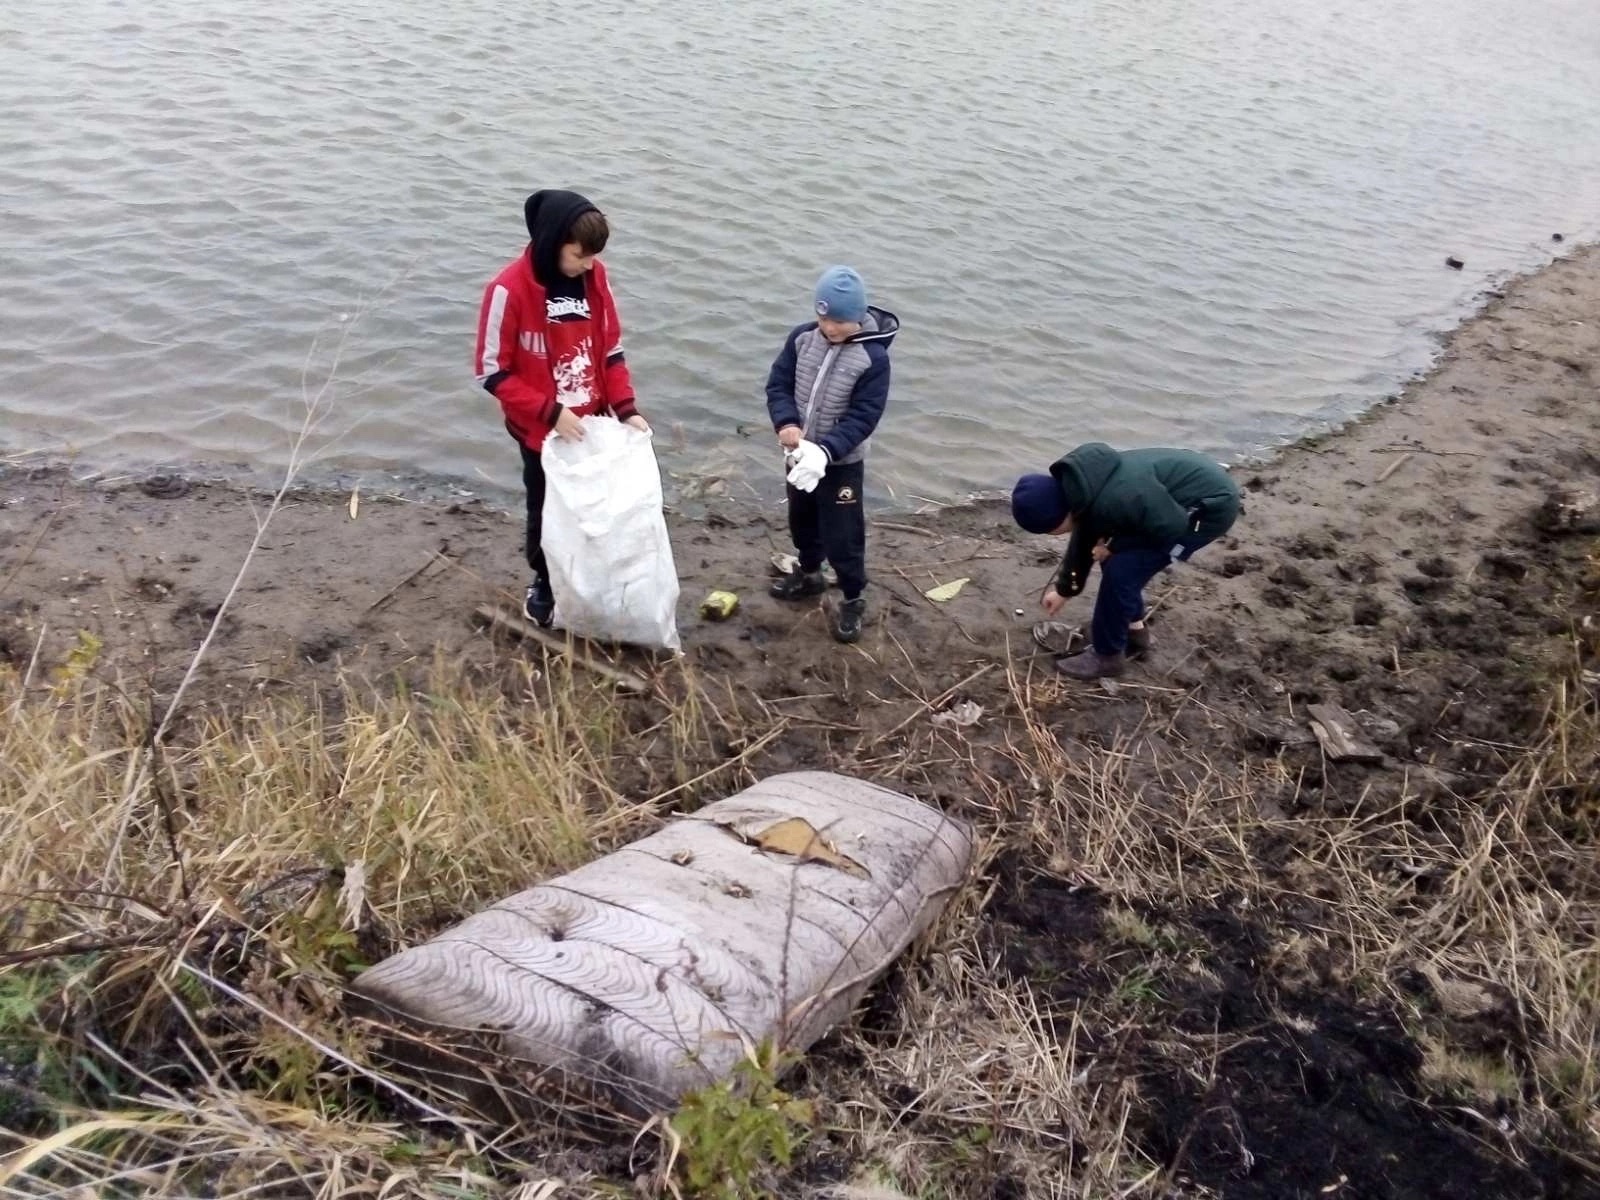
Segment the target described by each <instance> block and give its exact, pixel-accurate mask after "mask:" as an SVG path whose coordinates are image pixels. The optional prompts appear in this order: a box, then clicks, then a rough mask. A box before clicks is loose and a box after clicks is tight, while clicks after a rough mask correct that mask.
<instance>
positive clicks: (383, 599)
mask: <svg viewBox="0 0 1600 1200" xmlns="http://www.w3.org/2000/svg"><path fill="white" fill-rule="evenodd" d="M440 558H442V559H444V560H445V562H449V561H450V556H449V555H448V554H446V553H445V552H444V551H443V550H435V551H434V552H433V553H432V554H430V555H428V557H427V560H426V561H425V562H424V563H423V564H422V565H421V566H420V567H418V568H417V569H416V570H415V571H413V572H411V574H409V575H407V576H406V577H405V578H404V579H402V580H401V581H400V582H399V583H397V584H395V585H394V586H393V587H392V588H390V589H389V590H388V591H387V592H385V593H384V594H383V595H381V596H379V597H378V598H377V599H376V600H374V601H373V602H372V603H371V604H369V605H367V608H366V611H367V612H371V611H372V610H373V609H375V608H379V607H381V606H382V605H384V604H387V603H388V602H389V601H390V600H392V599H393V598H394V594H395V593H396V592H398V591H399V590H400V589H401V588H403V587H405V586H406V584H408V583H410V582H411V581H412V580H413V579H415V578H416V577H417V576H419V575H421V574H422V573H423V572H424V571H426V570H427V569H428V568H429V567H431V566H433V564H434V560H436V559H440Z"/></svg>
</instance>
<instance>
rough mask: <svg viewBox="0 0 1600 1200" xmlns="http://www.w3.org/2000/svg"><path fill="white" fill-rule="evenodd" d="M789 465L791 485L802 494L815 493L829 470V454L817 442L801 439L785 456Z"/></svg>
mask: <svg viewBox="0 0 1600 1200" xmlns="http://www.w3.org/2000/svg"><path fill="white" fill-rule="evenodd" d="M784 462H786V463H787V464H788V465H789V483H790V485H791V486H792V487H795V488H797V489H798V490H800V491H802V492H814V491H816V490H817V484H819V483H821V482H822V476H823V474H824V472H826V471H827V469H828V452H827V451H826V450H824V449H823V448H822V447H821V446H819V445H817V444H816V443H815V442H808V441H806V440H805V439H803V438H802V439H801V441H800V444H799V445H798V446H796V447H795V448H794V449H793V450H791V451H789V453H788V454H787V455H785V456H784Z"/></svg>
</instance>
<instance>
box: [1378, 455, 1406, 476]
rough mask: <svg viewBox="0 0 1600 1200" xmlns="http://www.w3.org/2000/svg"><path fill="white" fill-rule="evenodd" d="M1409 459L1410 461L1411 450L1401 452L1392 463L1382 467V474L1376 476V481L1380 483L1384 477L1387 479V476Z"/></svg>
mask: <svg viewBox="0 0 1600 1200" xmlns="http://www.w3.org/2000/svg"><path fill="white" fill-rule="evenodd" d="M1410 461H1411V452H1410V451H1409V450H1408V451H1407V452H1406V453H1404V454H1402V455H1401V456H1400V457H1399V458H1397V459H1395V460H1394V461H1393V462H1392V463H1390V464H1389V465H1388V466H1387V467H1385V468H1384V469H1383V474H1382V475H1379V476H1378V482H1379V483H1382V482H1383V481H1384V480H1385V479H1388V478H1389V476H1391V475H1393V474H1394V473H1395V472H1396V471H1398V470H1399V469H1400V468H1401V467H1403V466H1405V465H1406V463H1408V462H1410Z"/></svg>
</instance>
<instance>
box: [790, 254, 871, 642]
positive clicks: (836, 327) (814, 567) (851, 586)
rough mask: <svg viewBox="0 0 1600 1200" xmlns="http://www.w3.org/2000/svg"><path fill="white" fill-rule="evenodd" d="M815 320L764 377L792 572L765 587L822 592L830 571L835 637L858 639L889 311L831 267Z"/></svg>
mask: <svg viewBox="0 0 1600 1200" xmlns="http://www.w3.org/2000/svg"><path fill="white" fill-rule="evenodd" d="M812 300H813V307H814V309H815V311H816V314H817V319H816V320H814V321H809V322H807V323H806V324H804V325H798V326H796V327H795V328H794V329H792V330H790V331H789V336H788V337H787V338H786V339H785V340H784V343H783V349H782V350H780V351H779V352H778V357H777V359H776V361H774V362H773V364H772V370H771V371H769V372H768V374H767V413H768V415H769V416H771V418H772V428H773V430H774V431H776V433H777V435H778V445H779V446H781V447H782V448H783V451H784V464H785V466H786V467H787V468H788V476H787V482H788V488H787V492H788V497H789V534H790V536H791V537H793V538H794V548H795V552H796V554H797V555H798V556H799V559H800V562H799V566H798V567H797V568H796V569H795V570H794V571H792V572H791V573H789V574H788V575H785V576H783V577H782V578H781V579H779V580H778V581H777V582H776V583H774V584H773V585H772V594H773V595H774V596H776V597H777V598H778V599H780V600H803V599H805V598H806V597H808V596H818V595H821V594H822V593H823V592H824V591H826V590H827V584H826V583H825V582H824V581H823V578H822V564H823V562H824V561H825V560H826V561H827V562H830V563H832V564H833V569H834V572H835V573H836V574H837V575H838V577H839V590H840V591H841V592H842V593H843V594H844V602H843V603H842V604H840V606H839V609H838V612H837V613H836V614H835V616H834V623H833V636H834V637H835V638H836V639H837V640H839V641H841V642H855V641H858V640H860V637H861V626H862V622H863V620H864V619H865V617H866V611H867V601H866V597H865V596H864V595H863V594H862V593H863V592H864V591H865V590H866V586H867V520H866V514H865V512H864V510H863V507H862V504H863V500H862V495H863V491H864V488H863V484H864V481H865V475H866V464H865V460H866V455H867V442H868V439H870V438H871V436H872V432H873V430H874V429H876V428H877V427H878V421H879V419H880V418H882V416H883V410H884V406H885V405H887V404H888V402H889V345H890V343H891V342H893V341H894V336H895V334H896V333H898V332H899V329H900V321H899V318H897V317H896V316H895V315H894V314H893V313H891V312H886V311H885V310H884V309H881V308H875V307H873V306H872V305H869V304H868V303H867V285H866V284H865V283H864V282H863V281H862V279H861V276H860V275H858V274H857V273H856V272H855V271H853V270H851V269H850V268H849V267H829V268H828V269H827V270H826V271H824V272H823V273H822V278H821V279H819V280H817V286H816V290H815V294H814V295H813V297H812Z"/></svg>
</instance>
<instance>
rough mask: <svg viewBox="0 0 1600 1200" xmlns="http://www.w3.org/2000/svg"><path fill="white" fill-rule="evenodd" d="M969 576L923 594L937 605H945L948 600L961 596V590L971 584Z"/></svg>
mask: <svg viewBox="0 0 1600 1200" xmlns="http://www.w3.org/2000/svg"><path fill="white" fill-rule="evenodd" d="M971 582H972V579H971V578H970V577H969V576H966V575H963V576H962V577H961V578H960V579H952V580H951V581H950V582H949V583H941V584H940V585H939V586H938V587H931V588H929V589H928V590H927V591H925V592H923V593H922V594H923V595H924V596H926V597H927V598H928V599H929V600H932V601H933V602H934V603H935V604H943V603H944V602H945V601H946V600H954V599H955V598H956V597H957V596H959V595H960V594H961V589H962V588H964V587H966V586H967V584H969V583H971Z"/></svg>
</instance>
